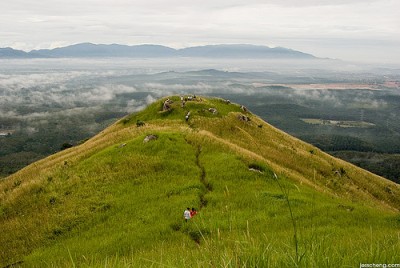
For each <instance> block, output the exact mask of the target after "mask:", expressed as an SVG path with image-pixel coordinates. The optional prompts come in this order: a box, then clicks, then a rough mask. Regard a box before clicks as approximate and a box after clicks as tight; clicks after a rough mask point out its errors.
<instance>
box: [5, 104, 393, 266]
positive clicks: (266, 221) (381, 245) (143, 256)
mask: <svg viewBox="0 0 400 268" xmlns="http://www.w3.org/2000/svg"><path fill="white" fill-rule="evenodd" d="M170 99H172V100H173V101H174V102H173V103H172V104H171V109H170V110H168V111H162V106H163V102H164V101H165V100H166V98H165V99H162V100H160V101H158V102H155V103H153V104H151V105H150V106H149V107H147V108H146V109H145V110H143V111H141V112H138V113H136V114H132V115H130V116H128V117H126V118H123V119H121V120H120V121H119V122H117V123H115V124H114V125H112V126H110V127H109V128H107V129H106V130H104V131H102V132H101V133H99V134H98V135H97V136H95V137H93V138H92V139H90V140H88V141H86V142H85V143H83V144H81V145H79V146H76V147H73V148H70V149H67V150H64V151H62V152H60V153H57V154H55V155H52V156H50V157H48V158H46V159H44V160H41V161H38V162H35V163H34V164H32V165H30V166H28V167H26V168H24V169H23V170H21V171H19V172H18V173H16V174H14V175H12V176H9V177H7V178H5V179H3V180H1V181H0V230H1V231H2V234H1V236H0V267H3V266H5V267H7V266H8V267H17V266H23V267H256V266H257V267H296V266H299V267H345V266H351V267H355V266H359V263H400V257H399V255H398V252H399V251H400V233H399V227H400V216H399V209H400V187H399V185H397V184H395V183H393V182H390V181H388V180H386V179H384V178H381V177H379V176H376V175H373V174H372V173H369V172H367V171H365V170H362V169H360V168H357V167H355V166H353V165H351V164H349V163H346V162H344V161H341V160H338V159H335V158H333V157H331V156H329V155H327V154H325V153H323V152H322V151H320V150H319V149H317V148H315V147H313V146H311V145H309V144H306V143H304V142H301V141H300V140H297V139H295V138H293V137H291V136H289V135H287V134H285V133H284V132H282V131H280V130H278V129H276V128H274V127H272V126H270V125H269V124H267V123H266V122H264V121H262V120H261V119H260V118H258V117H257V116H255V115H253V114H251V113H250V112H247V111H243V110H242V109H241V108H240V106H239V105H236V104H230V103H227V102H225V101H224V100H221V99H208V98H203V97H202V98H196V100H194V101H188V102H187V103H186V106H185V107H181V104H180V99H179V97H177V96H173V97H170ZM209 108H215V109H216V110H217V112H216V113H213V112H211V111H210V110H209ZM188 111H190V117H189V120H187V121H186V120H185V115H186V114H187V112H188ZM141 122H144V125H142V126H140V125H141V124H140V123H141ZM150 134H152V135H155V136H156V137H157V139H155V140H150V141H148V142H144V139H145V137H146V136H148V135H150ZM186 207H195V208H197V209H198V211H199V213H198V215H196V216H195V217H194V218H192V219H191V220H190V221H189V222H184V220H183V211H184V209H185V208H186Z"/></svg>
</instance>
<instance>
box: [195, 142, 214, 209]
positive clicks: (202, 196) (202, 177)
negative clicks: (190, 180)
mask: <svg viewBox="0 0 400 268" xmlns="http://www.w3.org/2000/svg"><path fill="white" fill-rule="evenodd" d="M200 154H201V145H198V146H197V150H196V165H197V166H198V167H199V169H200V171H201V174H200V182H201V183H202V184H203V185H204V187H205V189H206V191H204V192H202V193H201V194H200V207H199V210H200V209H202V208H203V207H205V206H207V200H206V199H205V195H206V194H207V193H209V192H211V191H212V187H211V185H210V183H208V182H207V179H206V170H205V168H204V167H203V166H202V165H201V164H200Z"/></svg>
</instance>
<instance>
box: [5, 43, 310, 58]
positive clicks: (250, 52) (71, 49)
mask: <svg viewBox="0 0 400 268" xmlns="http://www.w3.org/2000/svg"><path fill="white" fill-rule="evenodd" d="M100 57H130V58H160V57H164V58H166V57H204V58H270V59H317V58H316V57H315V56H313V55H311V54H307V53H303V52H300V51H296V50H292V49H288V48H283V47H275V48H270V47H267V46H256V45H207V46H197V47H188V48H183V49H173V48H170V47H166V46H161V45H135V46H127V45H118V44H112V45H104V44H98V45H97V44H92V43H81V44H76V45H71V46H66V47H60V48H55V49H40V50H32V51H30V52H25V51H22V50H16V49H13V48H9V47H8V48H0V58H12V59H15V58H100Z"/></svg>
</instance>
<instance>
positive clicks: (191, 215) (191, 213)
mask: <svg viewBox="0 0 400 268" xmlns="http://www.w3.org/2000/svg"><path fill="white" fill-rule="evenodd" d="M196 214H197V211H196V209H195V208H192V210H191V211H190V218H193V217H194V216H195V215H196Z"/></svg>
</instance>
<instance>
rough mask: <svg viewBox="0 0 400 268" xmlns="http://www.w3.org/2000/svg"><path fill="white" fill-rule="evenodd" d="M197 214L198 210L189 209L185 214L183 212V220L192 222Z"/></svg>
mask: <svg viewBox="0 0 400 268" xmlns="http://www.w3.org/2000/svg"><path fill="white" fill-rule="evenodd" d="M196 214H197V210H196V209H195V208H192V209H190V208H187V209H186V210H185V211H184V212H183V218H184V219H185V221H188V220H190V219H191V218H193V217H194V216H195V215H196Z"/></svg>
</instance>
